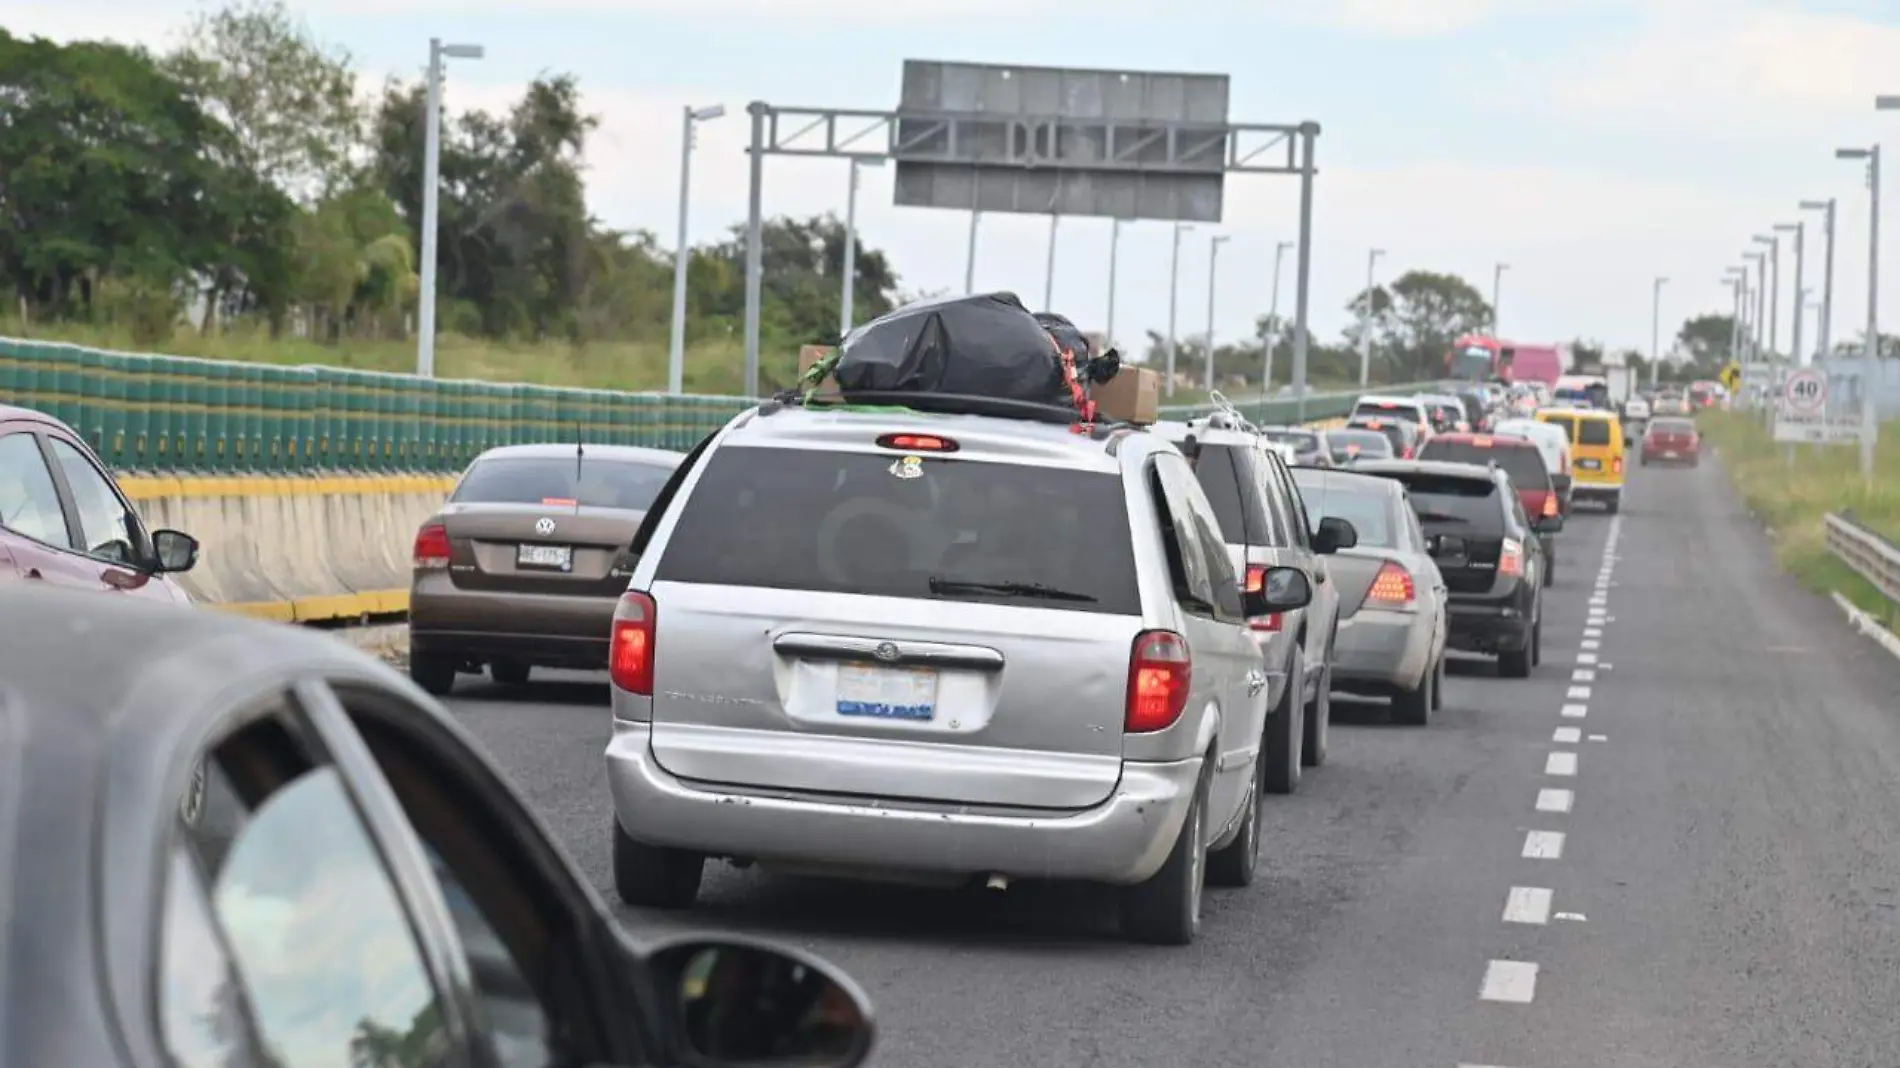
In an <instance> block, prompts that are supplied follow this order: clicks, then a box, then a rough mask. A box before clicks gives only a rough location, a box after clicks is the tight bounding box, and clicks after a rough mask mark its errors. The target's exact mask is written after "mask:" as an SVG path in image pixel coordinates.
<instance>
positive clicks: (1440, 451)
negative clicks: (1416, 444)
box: [1418, 438, 1550, 490]
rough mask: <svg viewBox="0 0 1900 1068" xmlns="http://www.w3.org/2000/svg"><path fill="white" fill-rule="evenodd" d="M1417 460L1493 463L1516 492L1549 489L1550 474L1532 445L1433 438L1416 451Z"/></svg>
mask: <svg viewBox="0 0 1900 1068" xmlns="http://www.w3.org/2000/svg"><path fill="white" fill-rule="evenodd" d="M1418 458H1419V459H1421V460H1444V461H1447V462H1449V463H1454V464H1477V465H1478V466H1480V467H1482V466H1484V465H1485V464H1488V463H1490V462H1491V461H1493V460H1496V461H1497V463H1498V466H1499V467H1502V468H1504V473H1505V474H1507V475H1510V476H1511V484H1512V485H1514V486H1516V487H1517V488H1518V489H1522V490H1542V489H1549V488H1550V472H1548V471H1546V470H1545V469H1544V454H1543V453H1540V452H1538V451H1537V446H1535V445H1526V444H1519V443H1518V442H1514V441H1506V442H1500V443H1497V444H1493V445H1478V444H1474V443H1472V442H1469V441H1445V440H1443V439H1441V438H1433V439H1432V440H1430V441H1428V442H1426V443H1425V447H1424V448H1422V449H1420V450H1418Z"/></svg>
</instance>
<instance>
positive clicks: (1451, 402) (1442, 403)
mask: <svg viewBox="0 0 1900 1068" xmlns="http://www.w3.org/2000/svg"><path fill="white" fill-rule="evenodd" d="M1417 399H1418V400H1419V402H1420V403H1422V404H1424V405H1425V414H1426V415H1428V416H1429V417H1430V418H1431V427H1432V433H1434V434H1450V433H1456V432H1461V431H1467V430H1470V429H1471V427H1472V423H1471V420H1470V419H1469V418H1467V413H1466V411H1465V402H1464V401H1462V400H1460V399H1458V398H1457V397H1455V396H1451V395H1450V394H1444V393H1421V394H1419V395H1418V398H1417Z"/></svg>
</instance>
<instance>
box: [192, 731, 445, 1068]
mask: <svg viewBox="0 0 1900 1068" xmlns="http://www.w3.org/2000/svg"><path fill="white" fill-rule="evenodd" d="M293 747H294V743H291V742H290V738H289V734H288V732H286V731H284V730H283V729H282V727H281V726H279V725H278V724H277V723H276V722H275V721H265V722H264V723H261V724H258V725H255V726H253V727H250V728H247V729H245V730H244V731H242V732H240V733H239V735H238V736H236V737H235V738H233V739H232V740H230V741H227V742H225V743H224V744H222V745H220V746H219V747H217V749H216V750H215V751H214V753H213V755H212V757H211V759H210V760H209V761H208V762H207V765H206V776H205V780H206V790H205V795H204V803H203V806H202V810H201V811H200V812H199V813H198V814H197V817H196V818H195V819H193V818H190V817H191V816H192V813H191V812H190V811H181V813H180V816H179V820H180V823H181V826H182V828H183V832H184V833H182V834H181V835H180V836H178V838H177V839H176V841H177V848H176V849H175V850H174V851H173V853H172V855H171V858H170V870H171V878H170V879H169V880H168V882H167V885H166V890H165V895H166V899H165V906H164V907H165V912H164V917H165V925H164V927H163V929H162V931H161V933H160V962H161V963H160V977H159V978H160V984H159V986H160V989H159V1012H160V1027H161V1031H162V1038H163V1041H164V1044H165V1047H166V1049H167V1051H168V1052H169V1053H170V1054H171V1058H172V1061H173V1063H174V1064H177V1065H179V1066H181V1068H225V1066H226V1065H232V1064H268V1065H273V1066H281V1068H335V1066H337V1065H349V1064H365V1063H368V1064H402V1065H404V1068H428V1066H433V1065H448V1064H454V1063H460V1061H461V1057H462V1054H463V1053H464V1052H465V1051H461V1050H458V1049H456V1048H455V1047H454V1045H453V1043H452V1042H451V1040H450V1036H449V1034H448V1032H447V1031H446V1030H445V1029H444V1024H443V1017H442V998H441V996H440V995H439V993H438V992H437V990H436V989H435V987H434V984H433V983H432V982H431V980H430V977H429V973H428V970H427V968H426V967H425V965H424V963H423V958H422V955H421V952H420V949H419V947H418V943H417V938H416V935H415V933H414V931H413V929H412V928H411V926H410V922H409V917H408V912H407V909H406V908H405V906H404V904H403V900H402V896H401V894H400V893H399V892H398V890H397V888H396V884H395V881H394V880H393V878H392V877H391V875H390V873H389V872H388V870H387V869H386V868H385V867H384V865H383V862H382V859H381V855H380V854H379V852H378V850H377V848H376V846H375V844H374V842H373V841H372V839H371V837H370V835H369V833H368V831H367V829H366V828H365V827H364V825H363V823H362V822H361V820H360V819H359V818H358V816H357V812H356V807H355V804H354V803H353V802H352V800H351V798H350V795H349V792H348V790H347V789H346V787H345V786H344V781H343V778H342V776H341V774H340V773H339V772H338V771H337V770H336V769H335V768H334V767H332V766H329V765H322V764H319V765H309V764H305V765H304V766H301V767H298V766H296V765H297V761H296V760H295V759H294V758H293V757H291V756H289V755H288V754H289V753H290V751H291V750H292V748H293Z"/></svg>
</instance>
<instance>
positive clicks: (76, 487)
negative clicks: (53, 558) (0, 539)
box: [47, 438, 141, 566]
mask: <svg viewBox="0 0 1900 1068" xmlns="http://www.w3.org/2000/svg"><path fill="white" fill-rule="evenodd" d="M47 440H48V441H49V442H51V443H52V446H53V458H54V459H56V460H58V461H59V469H60V472H61V473H62V474H64V475H65V476H66V485H67V486H68V487H69V488H71V490H72V491H73V506H74V508H75V509H77V511H78V519H79V530H80V533H81V534H82V535H83V536H84V537H85V539H86V542H85V546H84V551H85V553H86V555H88V556H94V557H97V558H99V559H101V560H109V561H111V562H112V563H115V564H125V565H127V566H130V565H133V564H136V563H138V561H139V558H140V556H141V550H140V548H139V541H138V533H137V528H136V527H135V526H134V525H133V522H132V513H131V511H130V510H129V509H128V508H127V507H126V503H125V501H124V500H122V499H121V498H120V497H119V493H118V491H117V490H115V489H113V488H112V483H110V482H108V481H107V480H106V476H105V475H104V474H101V473H100V471H99V469H98V468H97V467H94V466H93V463H92V461H91V460H89V459H87V458H86V454H85V453H82V452H80V451H79V450H78V449H75V448H73V446H72V444H71V443H70V442H67V441H64V440H62V439H60V438H48V439H47Z"/></svg>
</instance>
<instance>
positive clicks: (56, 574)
mask: <svg viewBox="0 0 1900 1068" xmlns="http://www.w3.org/2000/svg"><path fill="white" fill-rule="evenodd" d="M197 563H198V541H197V539H195V538H193V537H192V536H191V535H189V534H186V533H184V532H183V531H178V530H167V529H158V530H152V529H150V528H148V527H147V526H146V524H145V521H144V520H143V519H142V518H141V517H140V516H139V512H138V509H137V508H134V507H133V506H132V502H131V501H130V500H128V499H127V498H126V495H125V492H124V491H123V490H121V489H120V488H119V484H118V482H117V480H115V479H114V478H113V477H112V475H111V474H110V473H108V472H107V470H106V466H105V464H103V463H101V462H100V460H99V457H98V454H96V453H94V452H93V451H92V449H91V448H90V447H88V446H87V444H86V443H85V441H84V440H83V439H82V438H81V437H80V436H79V434H78V433H76V432H75V431H74V430H73V428H72V427H70V426H67V425H66V424H65V423H63V422H61V421H59V420H58V419H55V418H53V417H52V416H50V415H47V414H45V413H44V412H39V411H35V410H33V409H30V408H16V407H13V406H11V405H0V580H5V579H23V580H26V581H29V582H39V583H44V584H46V585H48V586H61V587H68V588H71V589H77V590H90V591H93V592H98V593H118V594H124V595H128V596H132V597H137V598H146V599H151V600H157V601H164V602H168V603H175V604H189V603H190V602H191V595H190V594H189V593H188V592H186V590H185V588H184V587H183V586H181V585H179V584H178V583H177V582H176V581H174V580H173V579H172V578H171V577H170V576H172V575H177V574H181V573H183V572H186V571H190V570H191V569H192V568H193V567H195V566H197Z"/></svg>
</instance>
